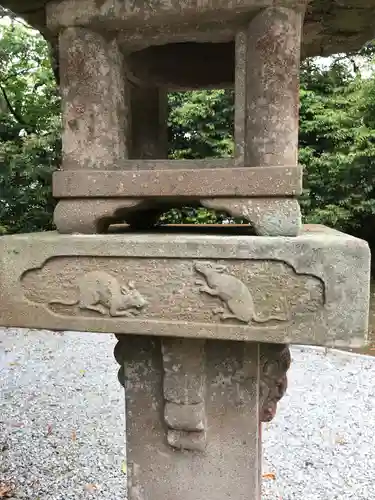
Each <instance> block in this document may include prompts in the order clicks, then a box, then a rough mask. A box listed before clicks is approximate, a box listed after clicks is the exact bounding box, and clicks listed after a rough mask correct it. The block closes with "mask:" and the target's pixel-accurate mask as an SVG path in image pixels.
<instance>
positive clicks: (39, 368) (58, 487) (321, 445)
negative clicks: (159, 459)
mask: <svg viewBox="0 0 375 500" xmlns="http://www.w3.org/2000/svg"><path fill="white" fill-rule="evenodd" d="M114 345H115V339H114V337H113V336H111V335H99V334H87V333H86V334H82V333H68V332H63V333H51V332H41V331H39V332H36V331H33V332H31V331H29V332H28V331H25V330H22V331H21V330H7V331H5V330H0V391H1V398H0V494H1V487H2V485H3V486H4V484H5V485H9V486H11V485H12V483H13V484H14V486H15V491H14V495H15V496H14V498H15V499H17V498H25V499H27V500H73V499H74V500H83V499H85V500H86V499H95V500H120V499H123V498H124V490H125V484H124V482H125V476H124V474H123V472H122V464H123V459H124V452H125V450H124V434H123V428H124V425H125V422H124V411H123V408H124V397H123V392H122V390H121V387H120V385H119V384H118V382H117V365H116V363H115V361H114V359H113V354H112V352H113V347H114ZM292 354H293V365H292V368H291V369H290V372H289V390H288V393H287V395H286V396H285V397H284V399H283V400H282V402H281V403H280V405H279V411H278V414H277V417H276V419H275V420H274V421H273V422H272V423H271V424H269V425H267V426H265V428H264V432H263V435H264V456H265V464H264V474H265V476H266V477H265V479H264V494H263V500H292V499H293V500H297V499H298V500H302V499H303V500H335V499H339V500H348V499H355V500H374V499H375V483H374V479H373V474H374V473H373V470H374V469H375V389H374V383H373V381H375V359H374V358H370V357H366V356H358V355H351V354H346V353H340V352H338V351H328V353H326V352H325V350H324V349H311V348H298V347H295V348H293V350H292ZM0 498H1V495H0Z"/></svg>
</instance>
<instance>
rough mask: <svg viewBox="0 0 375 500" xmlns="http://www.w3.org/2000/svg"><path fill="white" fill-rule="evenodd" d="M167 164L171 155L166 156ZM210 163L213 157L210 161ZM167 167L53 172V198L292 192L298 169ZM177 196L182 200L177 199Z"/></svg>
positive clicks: (297, 184) (295, 190)
mask: <svg viewBox="0 0 375 500" xmlns="http://www.w3.org/2000/svg"><path fill="white" fill-rule="evenodd" d="M166 163H170V164H172V165H173V160H170V161H167V160H166ZM212 163H213V164H214V162H212ZM196 166H197V168H196V169H190V168H189V169H183V170H182V169H178V170H175V169H173V166H172V168H167V169H158V170H139V171H134V170H131V171H126V170H116V171H114V170H112V171H99V170H93V171H88V170H83V171H79V170H77V171H68V172H63V171H58V172H55V173H54V179H53V183H54V185H53V193H54V196H55V197H56V198H85V197H88V198H105V197H111V198H115V197H123V198H126V197H131V198H140V197H143V196H144V197H163V196H164V197H167V196H173V197H181V198H183V197H186V198H188V197H189V198H191V197H196V198H198V197H213V198H215V197H219V196H226V197H228V196H236V197H247V196H259V197H265V196H288V195H289V196H297V195H299V194H301V192H302V168H301V167H297V166H293V167H285V166H280V167H278V166H276V167H272V166H270V167H268V168H257V167H255V168H249V167H245V168H230V167H229V168H218V169H217V168H212V169H207V168H206V169H203V170H202V171H201V170H198V169H199V162H196ZM181 201H182V200H181Z"/></svg>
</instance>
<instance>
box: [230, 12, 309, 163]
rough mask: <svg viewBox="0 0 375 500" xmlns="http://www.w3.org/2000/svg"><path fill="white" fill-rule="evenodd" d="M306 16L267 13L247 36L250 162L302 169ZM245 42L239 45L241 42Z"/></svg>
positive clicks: (255, 21) (246, 104)
mask: <svg viewBox="0 0 375 500" xmlns="http://www.w3.org/2000/svg"><path fill="white" fill-rule="evenodd" d="M302 21H303V12H300V11H298V10H296V9H293V8H287V7H284V6H282V7H273V8H269V9H264V10H263V11H261V12H260V13H259V14H258V15H257V16H255V17H254V18H253V19H252V20H251V22H250V24H249V26H248V30H247V33H246V35H247V36H246V38H245V40H244V43H245V44H246V48H245V60H246V74H245V78H244V80H245V83H246V102H244V103H239V102H236V106H239V107H241V106H243V107H244V108H245V110H246V112H245V120H246V123H245V125H244V130H245V131H246V133H245V142H244V146H243V148H244V153H245V155H244V156H245V162H247V163H248V164H249V165H262V166H269V165H297V161H298V116H299V66H300V43H301V27H302ZM238 43H239V42H238Z"/></svg>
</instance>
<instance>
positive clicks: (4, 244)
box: [0, 228, 370, 347]
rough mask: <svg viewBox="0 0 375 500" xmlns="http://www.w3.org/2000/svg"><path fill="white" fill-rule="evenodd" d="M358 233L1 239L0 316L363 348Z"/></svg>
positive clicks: (365, 275)
mask: <svg viewBox="0 0 375 500" xmlns="http://www.w3.org/2000/svg"><path fill="white" fill-rule="evenodd" d="M369 269H370V265H369V250H368V246H367V244H366V243H364V242H362V241H360V240H358V239H355V238H352V237H348V236H346V235H343V234H341V233H337V232H333V231H327V230H323V232H322V230H321V229H320V230H319V231H318V230H316V229H315V230H314V228H312V230H310V231H306V230H305V232H304V234H302V235H301V236H298V237H295V238H278V237H275V238H272V237H261V236H240V235H238V236H227V237H223V236H222V235H212V234H211V235H208V234H204V235H200V234H198V235H197V234H186V233H185V234H184V233H181V234H158V233H150V234H136V233H126V234H111V235H59V234H56V233H41V234H31V235H14V236H4V237H2V238H1V239H0V283H1V287H0V294H1V299H0V324H2V325H5V326H20V327H29V328H30V327H31V328H34V327H35V328H47V329H57V330H62V329H68V330H78V331H82V330H86V331H93V332H95V331H99V332H111V333H131V334H139V335H156V336H162V337H191V338H205V339H210V338H218V339H231V340H249V341H257V342H275V343H280V344H288V343H294V342H295V343H302V344H304V343H306V344H318V345H330V346H352V347H354V346H356V347H361V346H362V345H363V344H364V343H365V340H366V332H367V322H368V304H369V275H370V273H369Z"/></svg>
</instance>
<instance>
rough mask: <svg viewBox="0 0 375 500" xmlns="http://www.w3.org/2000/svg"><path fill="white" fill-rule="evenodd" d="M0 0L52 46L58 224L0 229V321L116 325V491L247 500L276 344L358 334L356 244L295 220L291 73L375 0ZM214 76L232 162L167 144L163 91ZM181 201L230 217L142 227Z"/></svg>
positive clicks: (295, 103) (99, 328) (151, 498)
mask: <svg viewBox="0 0 375 500" xmlns="http://www.w3.org/2000/svg"><path fill="white" fill-rule="evenodd" d="M3 4H6V6H8V7H10V8H12V9H13V10H14V11H15V12H17V13H18V14H19V15H21V16H23V17H24V18H25V19H26V20H28V21H29V22H30V23H31V24H32V25H33V26H34V27H36V28H38V29H40V30H41V31H42V33H43V34H44V35H45V36H46V38H47V39H48V40H49V41H50V42H51V44H52V47H53V49H54V52H55V54H58V56H57V60H56V62H57V66H58V67H57V68H55V69H56V72H57V73H58V76H59V84H60V89H61V94H62V107H63V159H62V164H61V166H60V169H59V170H58V171H56V172H55V174H54V180H53V192H54V196H55V197H56V198H57V199H58V203H57V206H56V210H55V213H54V222H55V225H56V228H57V231H56V232H46V233H34V234H22V235H14V236H4V237H2V238H1V239H0V324H1V325H3V326H12V327H28V328H43V329H50V330H77V331H83V330H87V331H90V332H108V333H115V334H116V336H117V339H118V344H117V346H116V348H115V358H116V360H117V362H118V363H119V364H120V370H119V380H120V382H121V383H122V384H123V385H124V387H125V394H126V415H127V431H126V432H127V463H128V499H129V500H207V499H212V500H227V499H229V498H235V499H236V500H245V499H246V500H259V499H260V495H261V433H260V429H261V422H262V421H270V420H271V419H272V418H273V417H274V415H275V412H276V406H277V402H278V401H279V400H280V399H281V397H282V396H283V394H284V392H285V390H286V386H287V379H286V373H287V370H288V368H289V365H290V354H289V349H288V345H289V344H292V343H298V344H313V345H321V346H329V347H362V346H363V345H364V344H365V343H366V335H367V327H368V309H369V281H370V252H369V249H368V246H367V244H366V243H365V242H364V241H361V240H359V239H356V238H353V237H351V236H348V235H345V234H343V233H340V232H337V231H334V230H331V229H329V228H326V227H321V226H303V225H302V223H301V212H300V208H299V203H298V195H300V194H301V190H302V167H301V166H300V165H298V161H297V149H298V108H299V86H298V76H299V65H300V58H301V54H302V57H306V56H312V55H326V54H330V53H333V52H335V51H342V50H343V48H344V47H345V48H346V49H349V48H353V49H354V48H359V46H360V45H361V44H362V43H363V42H365V41H366V40H367V39H369V38H371V37H372V35H373V33H372V26H373V25H374V23H373V17H374V14H373V12H374V7H375V2H374V1H369V0H367V1H366V2H364V1H362V2H358V0H347V1H344V2H337V1H329V0H326V1H312V2H308V1H307V0H273V1H271V0H242V1H232V0H210V1H209V0H199V1H198V2H197V1H193V0H181V1H179V0H56V1H51V2H49V3H46V2H44V1H43V0H42V1H38V2H34V4H35V9H33V8H31V7H30V3H27V2H23V0H19V1H15V0H8V1H6V2H3ZM223 87H234V91H235V123H234V135H235V138H234V139H235V153H234V157H233V158H230V159H210V160H208V159H202V160H178V161H177V160H176V161H174V160H169V159H167V133H166V132H167V100H166V98H167V92H168V91H175V90H186V89H193V88H223ZM186 204H189V205H191V206H204V207H208V208H211V209H215V210H220V211H225V212H227V213H228V214H229V215H231V216H239V217H242V218H243V219H245V220H247V221H248V222H249V224H248V225H243V226H242V227H241V228H239V227H238V226H235V227H233V228H226V227H224V226H223V227H222V228H215V230H214V231H213V230H212V229H211V230H209V229H208V228H205V227H204V226H197V228H196V230H195V231H193V230H190V231H187V230H185V229H184V227H183V226H181V227H179V228H176V227H173V228H171V227H164V228H163V227H158V228H155V227H154V226H155V222H156V221H157V219H158V217H159V215H160V214H161V213H163V212H164V211H165V210H167V209H169V208H171V207H179V206H182V205H186ZM123 221H126V222H127V226H126V227H124V226H116V224H117V223H120V222H123ZM98 370H100V366H99V367H98Z"/></svg>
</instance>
